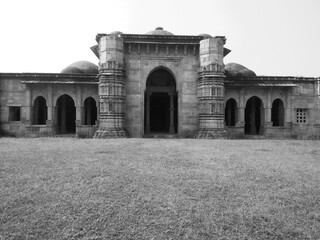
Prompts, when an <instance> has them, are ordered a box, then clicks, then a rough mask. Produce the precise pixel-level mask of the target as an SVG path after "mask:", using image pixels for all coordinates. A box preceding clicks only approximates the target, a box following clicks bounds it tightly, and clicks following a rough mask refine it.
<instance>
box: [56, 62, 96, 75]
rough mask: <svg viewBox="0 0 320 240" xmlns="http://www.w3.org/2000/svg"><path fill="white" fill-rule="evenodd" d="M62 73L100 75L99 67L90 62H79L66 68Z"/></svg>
mask: <svg viewBox="0 0 320 240" xmlns="http://www.w3.org/2000/svg"><path fill="white" fill-rule="evenodd" d="M61 73H65V74H98V73H99V71H98V66H97V65H95V64H94V63H92V62H89V61H78V62H74V63H72V64H70V65H69V66H68V67H66V68H64V69H63V70H62V71H61Z"/></svg>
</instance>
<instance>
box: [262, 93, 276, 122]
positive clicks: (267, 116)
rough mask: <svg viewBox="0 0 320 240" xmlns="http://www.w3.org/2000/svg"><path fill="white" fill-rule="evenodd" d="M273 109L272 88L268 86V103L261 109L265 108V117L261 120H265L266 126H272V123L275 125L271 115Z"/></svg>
mask: <svg viewBox="0 0 320 240" xmlns="http://www.w3.org/2000/svg"><path fill="white" fill-rule="evenodd" d="M271 109H272V102H271V89H270V88H268V90H267V103H266V106H265V109H261V110H265V119H262V118H261V122H262V121H263V120H264V123H265V127H266V128H269V127H272V125H273V123H272V119H271V115H272V114H271ZM261 126H262V124H261Z"/></svg>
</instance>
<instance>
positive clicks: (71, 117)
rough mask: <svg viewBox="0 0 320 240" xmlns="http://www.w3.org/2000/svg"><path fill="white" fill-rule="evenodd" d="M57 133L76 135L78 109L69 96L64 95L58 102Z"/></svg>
mask: <svg viewBox="0 0 320 240" xmlns="http://www.w3.org/2000/svg"><path fill="white" fill-rule="evenodd" d="M56 112H57V123H58V126H57V132H58V133H75V132H76V107H75V106H74V101H73V99H72V98H71V97H70V96H69V95H66V94H65V95H62V96H61V97H59V98H58V100H57V105H56Z"/></svg>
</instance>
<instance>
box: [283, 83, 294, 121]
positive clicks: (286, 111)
mask: <svg viewBox="0 0 320 240" xmlns="http://www.w3.org/2000/svg"><path fill="white" fill-rule="evenodd" d="M290 90H291V89H287V91H286V104H285V106H284V122H285V126H291V125H292V116H291V99H290V98H291V94H290V92H289V91H290Z"/></svg>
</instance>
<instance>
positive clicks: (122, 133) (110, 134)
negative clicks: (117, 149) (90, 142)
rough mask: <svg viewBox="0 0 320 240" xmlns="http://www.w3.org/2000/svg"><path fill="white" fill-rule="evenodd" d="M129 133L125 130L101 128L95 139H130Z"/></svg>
mask: <svg viewBox="0 0 320 240" xmlns="http://www.w3.org/2000/svg"><path fill="white" fill-rule="evenodd" d="M128 137H129V133H128V131H127V130H126V129H125V128H99V129H98V130H97V131H96V132H95V134H94V136H93V138H128Z"/></svg>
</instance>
